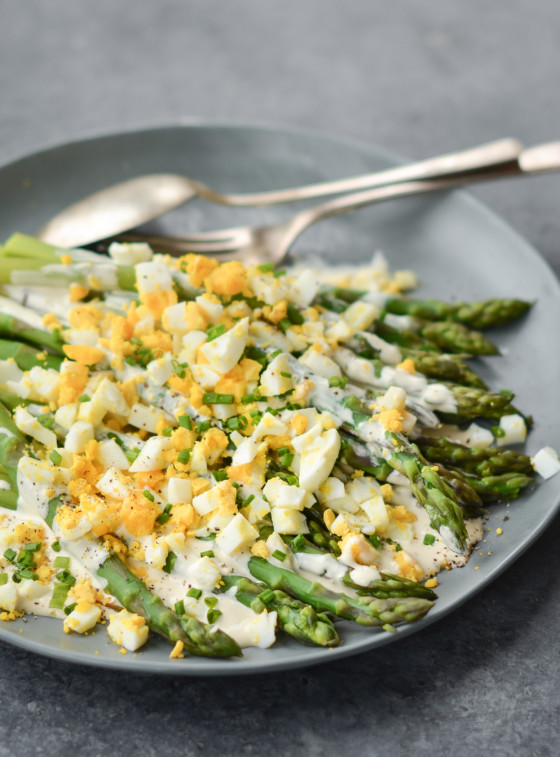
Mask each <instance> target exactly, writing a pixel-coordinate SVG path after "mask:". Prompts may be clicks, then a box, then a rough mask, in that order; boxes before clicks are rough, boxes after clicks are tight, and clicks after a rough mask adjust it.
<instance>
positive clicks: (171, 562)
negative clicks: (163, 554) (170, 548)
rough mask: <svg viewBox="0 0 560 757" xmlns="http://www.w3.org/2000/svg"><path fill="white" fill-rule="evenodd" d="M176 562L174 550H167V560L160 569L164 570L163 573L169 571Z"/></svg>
mask: <svg viewBox="0 0 560 757" xmlns="http://www.w3.org/2000/svg"><path fill="white" fill-rule="evenodd" d="M176 562H177V555H176V554H175V552H169V554H168V555H167V560H166V561H165V565H164V566H163V568H162V570H163V571H165V573H171V571H172V570H173V568H174V567H175V563H176Z"/></svg>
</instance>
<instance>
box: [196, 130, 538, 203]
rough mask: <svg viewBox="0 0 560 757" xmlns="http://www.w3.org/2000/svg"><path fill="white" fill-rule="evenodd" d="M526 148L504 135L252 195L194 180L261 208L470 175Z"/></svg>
mask: <svg viewBox="0 0 560 757" xmlns="http://www.w3.org/2000/svg"><path fill="white" fill-rule="evenodd" d="M522 149H523V147H522V145H521V143H520V142H519V141H518V140H517V139H512V138H509V137H508V138H505V139H498V140H495V141H493V142H488V143H485V144H482V145H478V146H476V147H471V148H469V149H467V150H459V151H457V152H452V153H446V154H445V155H438V156H436V157H434V158H427V159H426V160H420V161H418V162H416V163H408V164H406V165H403V166H396V167H394V168H388V169H386V170H384V171H376V172H375V173H369V174H365V175H363V176H354V177H351V178H347V179H337V180H334V181H326V182H322V183H320V184H310V185H308V186H302V187H293V188H291V189H278V190H272V191H267V192H256V193H251V194H221V193H219V192H214V191H213V190H212V189H210V188H209V187H207V186H205V185H204V184H200V183H199V182H195V181H192V184H193V187H194V188H195V189H196V193H197V194H198V196H199V197H202V198H203V199H205V200H209V201H211V202H215V203H220V204H222V205H230V206H238V207H246V206H252V207H255V206H257V207H262V206H265V205H277V204H280V203H286V202H297V201H299V200H309V199H311V198H314V197H326V196H328V195H335V194H341V193H347V192H357V191H359V190H360V189H366V188H370V189H371V188H373V187H382V186H385V185H386V184H398V183H401V182H405V181H420V180H422V179H432V178H434V179H435V178H443V177H449V178H451V177H458V176H463V175H468V174H470V173H471V172H473V171H480V170H481V169H482V168H489V169H490V168H498V167H504V166H507V165H510V164H512V163H514V162H515V161H516V160H517V156H518V155H519V153H520V152H521V150H522Z"/></svg>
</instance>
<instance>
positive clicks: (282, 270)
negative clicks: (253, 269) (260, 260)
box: [272, 268, 286, 279]
mask: <svg viewBox="0 0 560 757" xmlns="http://www.w3.org/2000/svg"><path fill="white" fill-rule="evenodd" d="M272 275H273V276H274V278H275V279H279V278H280V276H285V275H286V269H285V268H279V269H278V270H277V271H274V273H273V274H272Z"/></svg>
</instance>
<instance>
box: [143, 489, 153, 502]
mask: <svg viewBox="0 0 560 757" xmlns="http://www.w3.org/2000/svg"><path fill="white" fill-rule="evenodd" d="M142 494H143V495H144V496H145V497H146V499H149V500H150V502H155V499H156V498H155V497H154V495H153V494H152V492H151V491H150V490H149V489H144V491H143V492H142Z"/></svg>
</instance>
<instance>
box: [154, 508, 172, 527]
mask: <svg viewBox="0 0 560 757" xmlns="http://www.w3.org/2000/svg"><path fill="white" fill-rule="evenodd" d="M171 507H172V505H165V507H164V508H163V512H162V513H161V515H160V516H159V518H156V523H159V525H160V526H163V525H165V524H166V523H167V521H168V520H169V519H170V518H171Z"/></svg>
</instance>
